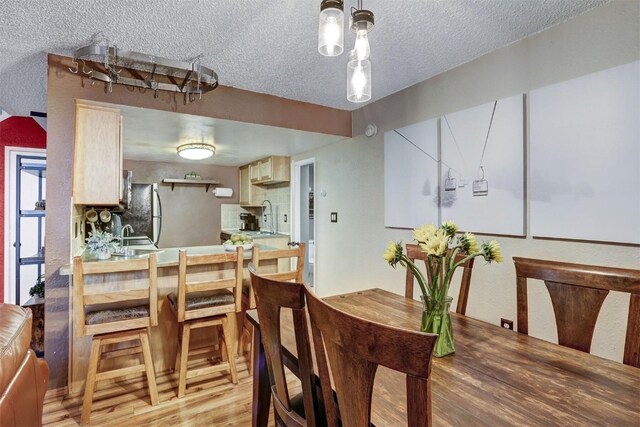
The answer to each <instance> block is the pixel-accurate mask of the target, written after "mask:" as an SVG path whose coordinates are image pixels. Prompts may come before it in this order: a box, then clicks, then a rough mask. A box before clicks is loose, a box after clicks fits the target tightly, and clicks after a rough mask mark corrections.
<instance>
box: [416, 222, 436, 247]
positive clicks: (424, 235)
mask: <svg viewBox="0 0 640 427" xmlns="http://www.w3.org/2000/svg"><path fill="white" fill-rule="evenodd" d="M436 230H437V228H436V226H435V225H433V224H424V225H421V226H420V227H418V228H416V229H414V230H413V239H414V240H415V241H417V242H420V243H425V242H426V241H427V240H429V239H430V238H431V237H432V236H433V235H434V234H435V233H436Z"/></svg>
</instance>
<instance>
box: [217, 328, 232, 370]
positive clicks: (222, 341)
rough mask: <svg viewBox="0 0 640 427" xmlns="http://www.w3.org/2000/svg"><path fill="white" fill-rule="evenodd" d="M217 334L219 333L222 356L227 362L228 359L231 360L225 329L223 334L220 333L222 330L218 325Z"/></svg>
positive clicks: (219, 346)
mask: <svg viewBox="0 0 640 427" xmlns="http://www.w3.org/2000/svg"><path fill="white" fill-rule="evenodd" d="M216 335H218V348H219V349H220V358H221V359H222V361H223V362H226V361H227V360H229V357H228V354H229V352H228V351H227V350H228V349H227V347H228V346H227V339H226V337H224V331H223V333H222V334H220V330H218V327H216Z"/></svg>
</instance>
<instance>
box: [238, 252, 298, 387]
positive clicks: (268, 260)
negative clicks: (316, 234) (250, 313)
mask: <svg viewBox="0 0 640 427" xmlns="http://www.w3.org/2000/svg"><path fill="white" fill-rule="evenodd" d="M304 255H305V244H304V243H298V244H297V246H292V247H290V248H288V249H276V250H269V251H262V250H260V248H258V247H254V248H253V257H252V259H251V262H252V263H253V265H254V266H255V269H256V271H257V272H258V274H260V275H261V276H262V277H265V278H268V279H272V280H279V281H282V282H284V281H290V282H296V283H302V276H303V274H304ZM274 263H275V266H273V264H274ZM292 263H294V265H295V268H290V266H291V264H292ZM264 264H272V265H271V266H265V265H264ZM284 265H286V267H284ZM281 267H282V268H281ZM272 270H273V271H272ZM254 308H256V297H255V293H254V291H253V288H252V286H251V282H248V283H246V284H245V285H244V286H243V288H242V311H243V313H244V312H246V311H247V310H252V309H254ZM242 323H243V328H242V332H241V334H240V341H239V343H238V355H239V356H240V355H242V353H243V352H244V351H245V347H247V345H246V344H248V351H249V354H250V362H249V374H251V371H252V369H253V351H251V345H252V343H253V326H252V325H251V323H249V321H248V320H247V319H245V318H244V317H243V319H242Z"/></svg>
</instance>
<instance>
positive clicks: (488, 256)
mask: <svg viewBox="0 0 640 427" xmlns="http://www.w3.org/2000/svg"><path fill="white" fill-rule="evenodd" d="M482 256H483V257H484V259H485V261H487V262H491V261H495V262H497V263H501V262H502V261H504V258H503V257H502V252H501V250H500V244H499V243H498V242H497V241H495V240H492V241H490V242H488V243H487V242H484V243H482Z"/></svg>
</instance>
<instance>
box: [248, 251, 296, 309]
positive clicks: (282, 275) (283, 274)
mask: <svg viewBox="0 0 640 427" xmlns="http://www.w3.org/2000/svg"><path fill="white" fill-rule="evenodd" d="M304 251H305V244H304V243H299V244H298V245H297V246H294V247H291V248H288V249H277V250H275V251H274V250H271V251H261V250H260V248H258V247H254V248H253V257H252V259H251V262H252V263H253V265H254V267H255V269H256V271H257V273H258V274H260V276H262V277H266V278H268V279H271V280H278V281H281V282H288V281H291V282H296V283H302V275H303V274H304ZM294 259H295V268H293V269H291V268H288V267H287V268H286V269H285V270H280V269H279V268H278V269H277V271H276V272H272V273H266V272H264V271H262V269H261V268H260V263H261V262H262V261H268V260H277V261H278V263H279V264H281V263H282V261H283V260H284V261H285V262H291V261H293V260H294ZM248 308H251V309H253V308H256V299H255V294H254V292H253V288H252V287H251V286H249V300H248Z"/></svg>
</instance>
